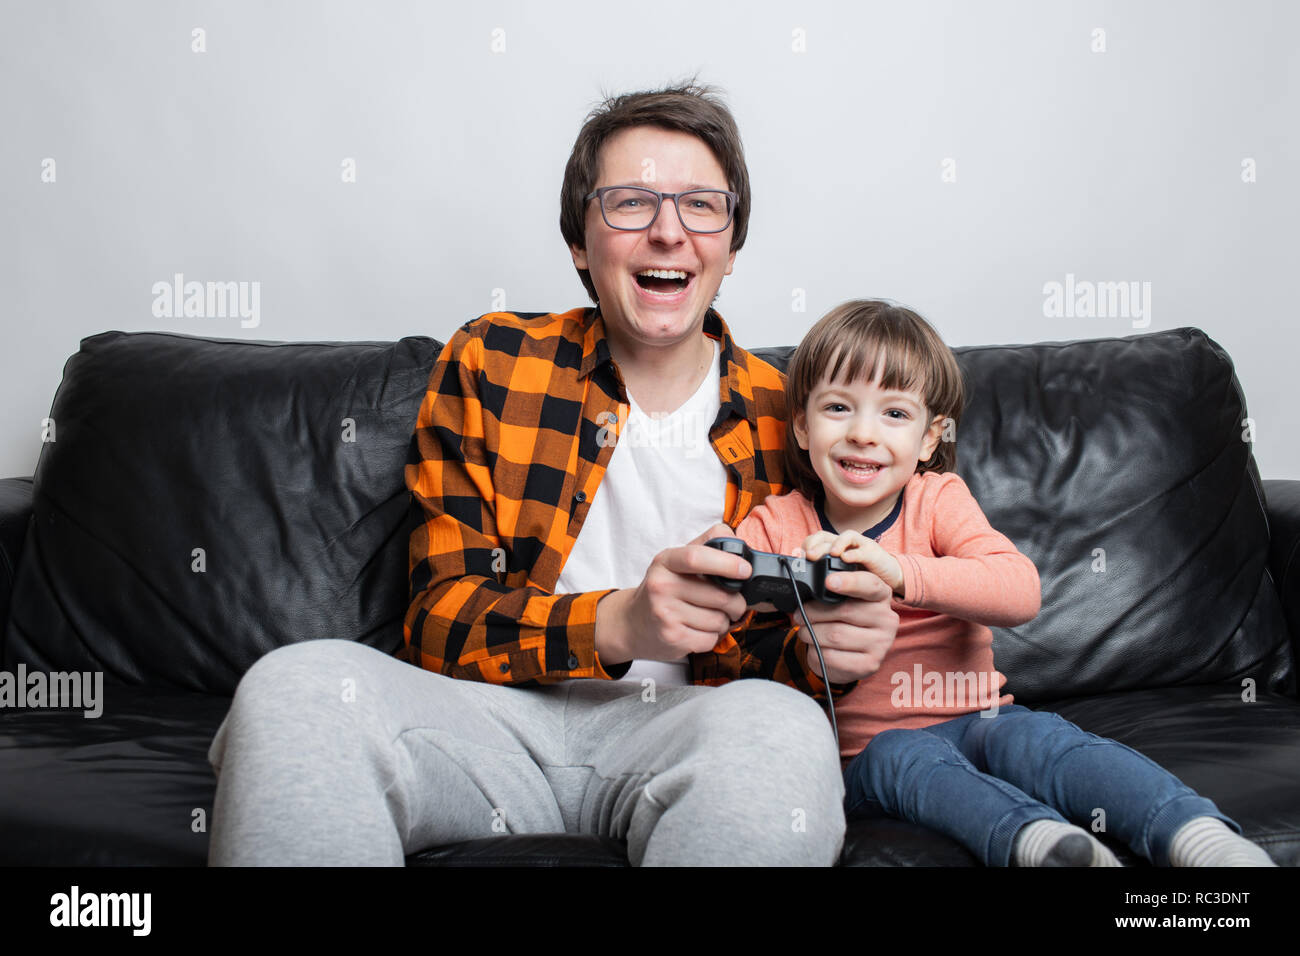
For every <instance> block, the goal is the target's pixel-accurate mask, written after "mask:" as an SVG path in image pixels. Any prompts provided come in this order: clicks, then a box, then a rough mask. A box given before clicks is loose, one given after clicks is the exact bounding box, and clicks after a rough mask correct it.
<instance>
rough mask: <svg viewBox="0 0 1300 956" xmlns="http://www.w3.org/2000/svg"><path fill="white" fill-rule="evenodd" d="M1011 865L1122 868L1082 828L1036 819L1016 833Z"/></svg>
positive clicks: (1055, 821)
mask: <svg viewBox="0 0 1300 956" xmlns="http://www.w3.org/2000/svg"><path fill="white" fill-rule="evenodd" d="M1179 832H1182V831H1179ZM1011 865H1012V866H1119V865H1120V863H1119V860H1117V859H1116V858H1115V854H1114V853H1111V852H1110V850H1108V849H1106V847H1105V846H1104V845H1103V844H1102V843H1101V841H1099V840H1098V839H1097V838H1096V837H1094V836H1093V835H1092V834H1091V833H1089V832H1088V831H1087V830H1085V829H1083V828H1082V827H1076V826H1074V825H1073V824H1071V823H1062V822H1061V821H1060V820H1034V821H1033V822H1032V823H1026V824H1025V825H1024V826H1023V827H1021V828H1020V832H1019V833H1017V834H1016V841H1015V843H1014V844H1013V846H1012V848H1011Z"/></svg>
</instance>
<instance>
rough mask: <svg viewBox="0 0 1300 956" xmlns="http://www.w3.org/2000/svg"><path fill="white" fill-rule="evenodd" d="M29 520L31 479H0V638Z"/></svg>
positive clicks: (5, 621) (7, 618) (5, 622)
mask: <svg viewBox="0 0 1300 956" xmlns="http://www.w3.org/2000/svg"><path fill="white" fill-rule="evenodd" d="M31 516H32V479H30V478H3V479H0V634H3V632H4V628H5V625H6V624H7V623H8V622H9V595H10V594H12V593H13V589H14V578H15V577H17V575H18V558H19V556H20V555H21V554H22V552H23V539H25V538H26V537H27V525H28V521H29V519H30V518H31Z"/></svg>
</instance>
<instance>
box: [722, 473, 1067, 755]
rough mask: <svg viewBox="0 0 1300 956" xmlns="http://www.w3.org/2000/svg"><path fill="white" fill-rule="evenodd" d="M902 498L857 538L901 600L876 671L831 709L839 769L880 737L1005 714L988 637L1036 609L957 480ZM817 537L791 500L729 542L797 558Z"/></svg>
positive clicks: (1023, 572)
mask: <svg viewBox="0 0 1300 956" xmlns="http://www.w3.org/2000/svg"><path fill="white" fill-rule="evenodd" d="M899 497H900V499H901V500H900V502H899V503H898V504H896V505H895V507H894V510H893V512H892V513H891V514H890V515H889V516H888V517H886V518H885V519H884V520H882V521H881V522H880V523H879V524H877V525H876V526H875V527H874V528H870V529H858V530H860V531H862V532H863V534H865V535H866V536H867V537H870V538H875V539H876V540H877V541H878V542H879V544H880V546H881V547H882V548H884V549H885V550H886V551H888V552H889V553H890V554H892V555H894V557H896V558H897V559H898V563H899V565H900V566H901V567H902V569H903V594H904V599H903V600H899V599H897V598H895V599H894V601H893V605H892V606H893V609H894V611H895V612H897V614H898V636H897V637H896V638H895V639H894V643H893V646H892V647H891V648H890V649H889V651H888V653H887V654H886V655H885V658H884V661H883V662H882V663H881V666H880V670H878V671H877V672H876V673H875V674H873V675H871V676H870V677H867V678H865V679H864V680H862V681H860V682H859V683H858V685H857V687H855V688H854V689H853V690H852V691H850V692H849V693H848V694H846V695H845V696H844V697H843V698H841V700H840V701H838V702H837V703H836V705H835V714H836V718H837V720H838V722H839V728H840V755H841V757H842V758H843V759H844V760H848V759H851V758H852V757H854V756H856V755H857V754H858V752H859V751H861V750H862V748H863V747H865V746H866V745H867V743H868V742H869V741H870V740H871V738H872V737H873V736H875V735H876V734H878V733H880V732H881V731H883V730H889V729H890V728H893V727H913V728H914V727H926V726H929V725H930V724H937V723H940V722H941V721H945V720H949V719H951V718H953V717H957V716H960V715H962V714H968V713H971V712H973V711H977V710H985V709H988V708H990V707H991V706H992V705H993V702H994V701H995V700H996V701H997V706H999V707H1002V706H1006V705H1007V704H1010V703H1011V702H1012V697H1011V695H1010V694H1001V690H1002V686H1003V685H1004V684H1005V683H1006V678H1005V677H1004V676H1003V675H1002V674H1001V673H999V672H998V671H997V670H996V669H995V668H994V664H993V633H992V632H991V631H990V630H989V626H994V627H1013V626H1015V625H1017V624H1023V623H1025V622H1026V621H1029V620H1032V619H1033V618H1034V616H1035V615H1036V614H1037V613H1038V610H1039V606H1040V604H1041V600H1042V597H1041V590H1040V583H1039V579H1038V570H1037V569H1036V568H1035V567H1034V564H1033V562H1032V561H1030V560H1029V559H1028V558H1027V557H1025V556H1024V555H1023V554H1021V553H1020V552H1019V551H1018V550H1016V546H1015V545H1014V544H1012V543H1011V540H1010V539H1009V538H1007V537H1006V536H1005V535H1003V534H1001V533H1000V532H998V531H996V530H995V529H994V528H993V527H992V526H991V525H990V524H989V522H988V519H987V518H985V517H984V512H983V511H982V510H981V509H980V506H979V504H978V503H977V502H976V501H975V498H974V496H973V495H971V493H970V489H969V488H968V487H967V486H966V482H964V481H963V480H962V479H961V477H960V476H958V475H956V474H954V473H952V472H944V473H942V474H937V473H935V472H925V473H922V474H916V475H913V476H912V478H911V479H910V480H909V481H908V483H907V484H906V485H905V486H904V487H903V491H902V493H901V495H900V496H899ZM821 530H828V531H830V530H836V529H833V528H831V527H829V523H827V525H823V522H822V518H821V517H820V516H819V514H818V511H817V509H816V508H815V507H814V506H813V504H812V503H811V502H809V501H808V499H806V498H805V497H803V495H801V494H799V492H797V491H795V492H791V493H789V494H786V495H781V496H780V497H768V498H767V499H766V500H765V501H764V502H763V503H762V504H761V505H759V506H758V507H756V508H755V509H754V510H753V511H752V512H751V513H750V514H749V516H748V517H746V518H745V520H743V521H742V522H741V523H740V524H739V526H737V528H736V535H737V537H739V538H742V539H743V540H744V541H745V542H746V543H748V544H749V545H750V547H753V548H758V549H760V550H763V551H770V552H775V553H779V554H799V553H802V548H803V543H804V540H805V539H806V538H807V537H808V536H809V535H810V534H814V533H816V532H818V531H821ZM838 530H841V531H843V530H847V529H838ZM810 653H811V652H810Z"/></svg>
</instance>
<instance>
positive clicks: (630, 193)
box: [582, 186, 738, 234]
mask: <svg viewBox="0 0 1300 956" xmlns="http://www.w3.org/2000/svg"><path fill="white" fill-rule="evenodd" d="M595 198H599V199H600V214H601V215H602V216H604V217H605V224H606V225H607V226H609V228H611V229H622V230H625V231H627V232H638V231H640V230H642V229H649V228H650V227H651V226H652V225H654V221H655V219H657V218H658V217H659V207H660V206H662V205H663V201H664V200H665V199H671V200H673V205H674V206H675V207H676V208H677V218H678V219H679V220H680V221H681V224H682V228H683V229H685V230H686V231H687V232H697V233H706V234H707V233H711V232H722V231H723V230H725V229H726V228H727V227H728V226H730V225H731V220H732V218H733V217H734V216H735V215H736V201H737V198H738V197H737V196H736V194H735V193H733V192H731V191H730V190H727V189H692V190H690V191H688V192H684V193H661V192H656V191H655V190H653V189H645V188H643V187H641V186H601V187H600V188H599V189H597V190H595V191H593V192H590V193H588V194H587V195H586V196H585V197H583V200H582V201H583V202H588V201H589V200H591V199H595Z"/></svg>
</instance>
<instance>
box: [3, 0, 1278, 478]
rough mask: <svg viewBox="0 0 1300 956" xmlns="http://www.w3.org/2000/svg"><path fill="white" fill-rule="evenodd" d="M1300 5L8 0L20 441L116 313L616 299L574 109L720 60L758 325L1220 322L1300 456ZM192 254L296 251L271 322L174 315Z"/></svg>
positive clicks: (302, 319) (197, 270)
mask: <svg viewBox="0 0 1300 956" xmlns="http://www.w3.org/2000/svg"><path fill="white" fill-rule="evenodd" d="M195 28H203V29H204V30H205V31H206V52H203V53H196V52H193V51H192V49H191V44H192V42H193V40H192V33H191V31H192V30H194V29H195ZM1098 28H1100V29H1101V30H1104V43H1105V50H1104V52H1094V51H1093V46H1094V45H1095V44H1096V43H1097V37H1096V35H1095V34H1094V30H1096V29H1098ZM497 29H500V30H502V31H504V34H495V35H494V30H497ZM799 30H801V31H804V32H803V34H802V36H804V37H806V51H805V52H796V51H795V50H794V49H793V47H794V46H796V45H797V36H798V35H797V34H796V31H799ZM502 35H503V36H504V41H505V50H504V51H503V52H494V51H493V49H492V46H493V42H494V36H495V37H496V38H497V40H498V41H499V39H500V38H501V36H502ZM1298 35H1300V5H1297V4H1294V3H1288V2H1283V0H1278V2H1263V0H1255V2H1231V3H1229V2H1219V3H1211V2H1204V0H1202V2H1174V0H1151V2H1128V3H1117V2H1114V3H1104V2H1078V3H1068V4H1066V3H1047V2H1041V0H1040V2H1030V0H1025V2H1010V0H999V2H929V3H913V2H909V3H902V2H895V3H871V4H868V3H857V2H854V3H850V2H822V3H804V2H800V3H790V2H771V0H769V2H761V3H758V2H755V3H741V2H721V0H693V2H671V0H665V2H661V3H658V4H655V5H654V6H653V7H645V6H642V5H626V6H616V5H611V4H608V3H602V2H565V3H522V2H515V3H481V4H444V3H414V2H368V3H360V2H331V3H307V2H293V3H285V2H277V3H274V4H263V3H252V2H220V3H218V2H208V3H202V2H171V0H149V2H135V3H129V4H128V3H112V4H109V3H89V2H76V3H74V2H66V0H64V2H47V0H22V2H15V0H9V2H4V3H3V5H0V210H2V214H3V219H2V220H0V290H2V291H3V298H2V299H0V315H3V322H4V326H3V331H4V340H3V342H4V346H3V350H2V351H0V407H3V408H4V415H3V417H2V418H0V475H20V474H30V473H31V471H32V469H33V468H34V466H35V462H36V458H37V455H38V454H39V450H40V422H41V419H42V418H43V417H44V416H45V415H46V413H47V412H48V410H49V407H50V402H51V399H52V397H53V395H54V391H55V388H56V387H57V386H58V383H59V380H60V375H61V370H62V366H63V362H64V361H65V360H66V358H67V357H68V356H69V355H71V354H72V353H73V352H75V351H76V349H77V345H78V341H79V339H80V338H81V337H83V336H85V335H89V334H92V333H95V332H99V331H102V330H104V329H111V328H117V329H127V330H140V329H160V328H161V329H171V330H175V331H182V332H188V333H192V334H198V335H211V336H218V337H228V338H256V339H280V340H293V339H393V338H397V337H399V336H402V335H406V334H417V333H419V334H428V335H432V336H434V337H437V338H440V339H445V338H446V337H447V336H449V335H450V333H451V332H452V331H453V330H454V329H455V328H456V327H457V326H458V325H460V324H461V323H463V322H465V321H466V320H468V319H470V318H473V317H474V316H477V315H479V314H481V313H483V312H486V311H490V310H491V309H492V308H494V307H495V304H494V301H493V290H494V289H503V290H504V294H505V307H506V308H511V309H518V310H524V311H551V310H561V309H569V308H573V307H575V306H578V305H584V304H586V297H585V293H584V292H583V290H582V287H581V285H580V284H579V282H578V279H577V276H576V274H575V273H574V271H573V268H572V264H571V262H570V260H569V257H568V254H567V251H566V249H565V247H564V244H563V241H562V239H561V237H560V234H559V228H558V225H557V218H558V195H559V188H560V179H561V175H562V172H563V167H564V163H565V160H566V158H567V156H568V151H569V148H570V146H571V145H572V142H573V138H574V136H575V135H576V133H577V131H578V128H579V126H580V125H581V123H582V120H583V118H584V116H585V115H586V112H587V110H588V109H589V108H590V107H591V106H592V105H593V104H594V103H595V102H596V101H597V100H598V99H599V97H600V94H601V91H602V90H610V91H616V92H622V91H625V90H631V89H644V88H647V87H652V86H659V85H662V84H663V83H664V82H666V81H668V80H673V79H677V78H680V77H681V76H683V75H686V74H689V73H692V72H696V71H698V72H699V74H700V78H701V79H702V80H704V81H707V82H712V83H715V84H717V85H720V86H722V87H723V88H724V89H725V91H726V93H727V95H728V99H729V101H730V103H731V105H732V108H733V110H734V112H735V113H736V116H737V119H738V121H739V124H740V129H741V133H742V135H743V136H744V138H745V144H746V149H747V153H748V158H749V165H750V172H751V175H752V178H753V185H754V197H755V201H754V209H753V218H752V221H751V228H750V238H749V241H748V243H747V244H746V246H745V248H744V249H743V250H742V251H741V252H740V254H739V256H738V257H737V260H736V270H735V273H734V274H733V275H732V276H730V277H729V278H728V279H726V280H725V282H724V284H723V291H722V296H721V298H720V299H719V300H718V303H717V306H718V308H719V310H720V311H721V312H722V314H723V315H724V317H726V318H727V320H728V322H729V323H730V324H731V325H732V328H733V330H735V331H736V333H737V337H738V338H739V340H740V341H741V343H742V344H744V345H748V346H759V345H772V344H787V343H789V344H793V343H794V342H796V341H797V340H798V339H799V337H800V336H801V335H802V333H803V331H804V330H805V329H806V328H807V327H808V326H809V325H810V324H811V323H812V322H813V321H814V320H815V319H816V318H817V316H819V315H820V314H821V313H822V312H824V311H825V310H826V309H828V308H829V307H831V306H833V305H835V304H836V303H838V302H840V301H842V300H844V299H847V298H854V297H863V296H884V297H888V298H893V299H897V300H900V301H902V302H906V303H908V304H909V305H912V306H913V307H915V308H917V309H918V310H920V311H921V312H922V314H924V315H926V316H927V317H928V318H930V319H931V320H932V321H933V322H934V324H935V325H936V326H937V327H938V328H939V329H940V331H941V332H943V333H944V334H945V336H946V337H947V338H948V340H949V342H950V343H951V344H954V345H963V344H977V343H993V342H1034V341H1052V340H1058V341H1059V340H1068V339H1077V338H1092V337H1097V336H1116V335H1128V334H1133V333H1134V332H1137V331H1154V330H1159V329H1167V328H1174V327H1177V326H1181V325H1195V326H1199V327H1200V328H1202V329H1204V330H1205V331H1206V332H1207V333H1208V334H1209V335H1210V336H1211V337H1212V338H1214V339H1216V340H1217V341H1218V342H1220V343H1221V344H1222V345H1223V346H1224V347H1225V348H1226V349H1227V350H1228V352H1229V354H1230V355H1232V356H1233V358H1234V360H1235V362H1236V365H1237V370H1238V375H1239V377H1240V379H1241V381H1242V384H1243V387H1244V389H1245V392H1246V396H1247V399H1248V401H1249V403H1250V411H1251V414H1252V416H1253V417H1254V418H1255V420H1256V438H1257V442H1256V448H1255V451H1256V455H1257V457H1258V460H1259V462H1260V468H1261V471H1262V473H1263V474H1264V476H1265V477H1295V478H1300V444H1298V443H1297V442H1295V441H1293V440H1291V438H1292V435H1293V433H1294V430H1295V429H1294V427H1293V426H1294V425H1295V424H1296V421H1297V413H1296V411H1295V408H1294V402H1293V400H1292V395H1293V388H1292V385H1293V381H1294V379H1295V376H1296V372H1295V370H1294V365H1295V356H1296V355H1297V354H1300V348H1298V347H1297V346H1298V345H1300V329H1297V323H1296V321H1295V319H1294V315H1295V312H1294V308H1293V304H1292V301H1291V292H1290V290H1289V289H1288V286H1289V285H1290V284H1291V281H1292V279H1293V276H1294V274H1295V268H1296V264H1297V251H1298V248H1297V247H1298V244H1297V241H1296V229H1297V224H1298V223H1300V202H1298V199H1300V187H1298V186H1297V172H1300V169H1298V164H1297V139H1298V134H1297V117H1300V95H1298V94H1300V56H1298V55H1297V40H1296V37H1297V36H1298ZM348 157H352V158H354V159H355V161H356V169H357V181H356V182H355V183H344V182H342V181H341V175H340V171H341V163H342V162H343V161H344V159H345V158H348ZM47 158H52V159H53V160H54V161H55V164H56V166H55V170H56V174H57V179H56V181H55V182H53V183H49V182H42V164H43V161H44V160H46V159H47ZM1247 158H1249V159H1253V160H1254V163H1255V171H1256V173H1255V175H1256V181H1255V182H1253V183H1247V182H1243V176H1242V172H1243V167H1242V164H1243V160H1246V159H1247ZM945 159H953V160H955V171H956V181H955V182H945V181H944V180H943V176H942V173H943V170H944V165H943V164H944V161H945ZM178 272H179V273H183V274H184V275H185V277H186V278H187V279H188V280H199V281H210V280H212V281H237V282H249V283H251V282H258V283H260V293H261V301H260V316H259V318H260V322H259V324H258V326H257V327H255V328H243V327H241V323H240V320H239V319H238V318H235V317H227V318H222V317H210V318H189V319H186V318H156V317H155V316H154V314H153V312H152V306H153V303H154V294H153V292H152V287H153V285H154V283H156V282H159V281H169V280H170V279H171V277H172V276H173V274H175V273H178ZM1067 274H1073V275H1074V276H1075V277H1076V279H1077V280H1087V281H1093V282H1117V281H1135V282H1139V283H1150V289H1151V297H1150V310H1149V316H1146V317H1135V316H1132V315H1130V316H1127V317H1124V316H1120V317H1092V318H1081V317H1074V318H1067V317H1050V316H1048V315H1045V314H1044V311H1045V310H1044V299H1045V296H1044V292H1043V289H1044V285H1045V283H1048V282H1052V281H1059V282H1064V281H1065V277H1066V275H1067ZM1139 288H1140V287H1139ZM794 289H802V290H805V296H806V311H802V312H800V311H795V310H794V309H793V307H792V305H793V298H792V290H794ZM1147 320H1149V323H1150V324H1149V325H1148V326H1146V327H1145V328H1135V327H1134V326H1135V323H1137V324H1139V325H1140V324H1141V323H1142V322H1144V321H1147Z"/></svg>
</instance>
